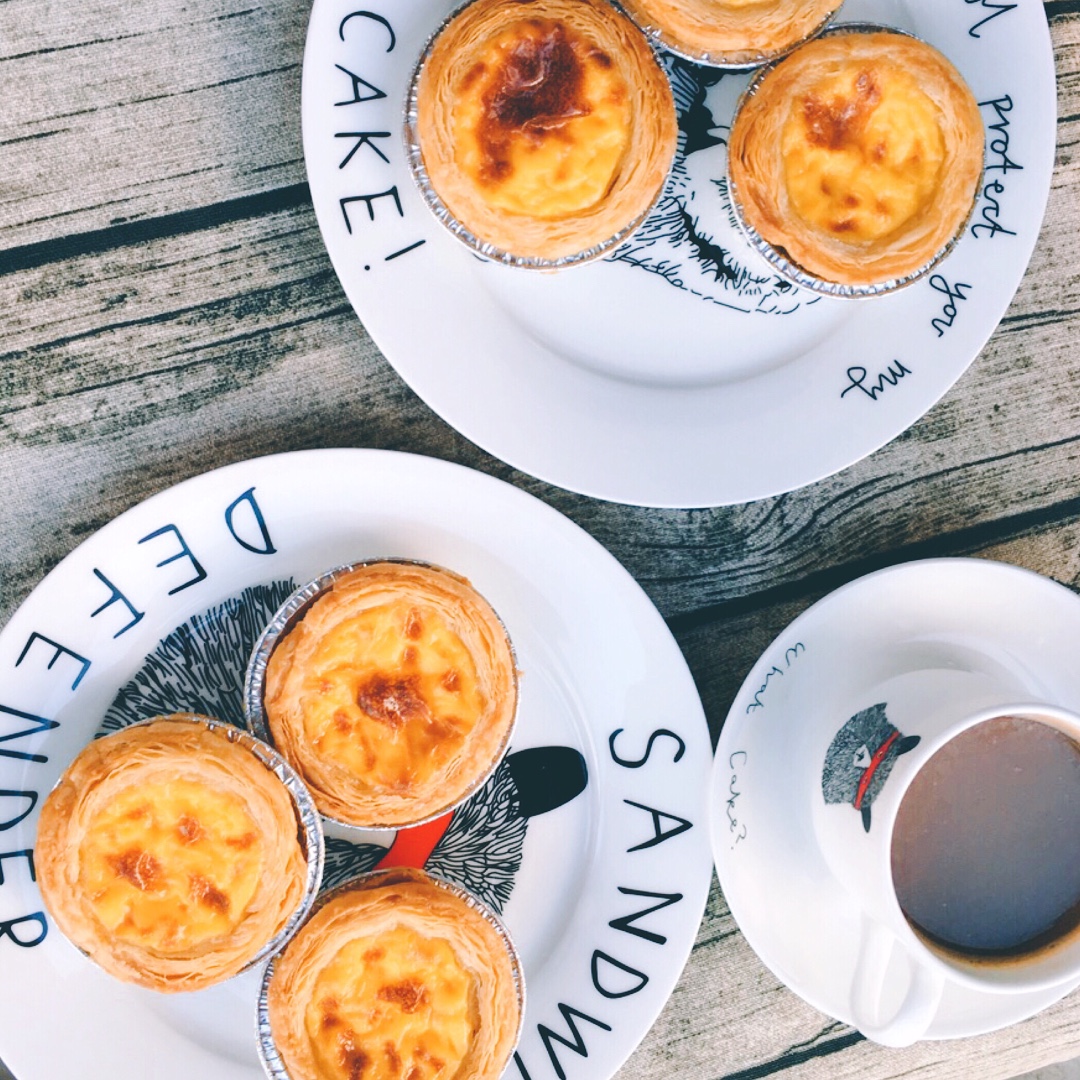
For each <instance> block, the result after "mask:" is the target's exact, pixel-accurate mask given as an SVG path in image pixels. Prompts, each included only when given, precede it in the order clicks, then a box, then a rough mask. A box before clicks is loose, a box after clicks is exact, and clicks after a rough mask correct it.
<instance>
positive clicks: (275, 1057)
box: [255, 868, 525, 1080]
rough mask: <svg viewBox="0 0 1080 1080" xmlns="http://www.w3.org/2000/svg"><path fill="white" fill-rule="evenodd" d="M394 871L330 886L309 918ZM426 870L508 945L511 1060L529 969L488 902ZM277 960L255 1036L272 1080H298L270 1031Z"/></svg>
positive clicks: (264, 989)
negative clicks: (513, 1007)
mask: <svg viewBox="0 0 1080 1080" xmlns="http://www.w3.org/2000/svg"><path fill="white" fill-rule="evenodd" d="M394 873H395V870H394V869H393V868H389V869H386V870H373V871H371V872H370V873H367V874H359V875H357V876H356V877H354V878H350V879H349V880H348V881H345V882H342V884H340V885H338V886H336V887H335V888H333V889H327V890H326V892H324V893H321V894H320V895H319V898H318V900H317V901H316V902H315V905H314V907H312V909H311V911H310V912H309V913H308V915H307V917H308V918H310V917H311V915H314V914H315V913H316V912H317V911H318V910H319V909H320V908H321V907H322V906H323V905H324V904H327V903H329V902H330V901H331V900H333V899H334V898H335V897H337V896H340V895H342V894H343V893H347V892H350V891H351V890H353V889H355V888H356V887H357V886H358V885H361V884H365V885H366V884H369V883H371V884H376V883H377V880H378V879H379V878H380V877H385V876H389V875H392V874H394ZM424 873H425V874H427V876H428V878H429V879H430V880H431V883H432V884H433V885H436V886H438V887H439V888H440V889H445V890H446V891H447V892H448V893H450V894H451V895H453V896H456V897H457V898H458V899H459V900H461V901H463V902H464V903H466V904H468V906H469V907H471V908H472V909H473V910H474V911H475V912H476V913H477V914H479V915H480V916H481V917H482V918H483V919H484V920H485V921H486V922H487V923H489V924H490V925H491V927H492V928H493V929H494V930H495V932H496V933H497V934H498V935H499V938H500V939H501V940H502V943H503V944H504V945H505V946H506V952H507V955H508V956H509V957H510V965H511V967H512V968H513V972H514V985H515V988H516V989H517V1000H518V1027H517V1031H516V1032H515V1033H514V1047H512V1048H511V1049H510V1052H509V1053H508V1054H507V1061H509V1059H510V1058H511V1057H512V1056H513V1053H514V1049H515V1048H516V1046H517V1043H518V1041H519V1039H520V1038H521V1033H522V1031H523V1030H524V1024H525V972H524V969H523V967H522V964H521V957H520V956H519V955H518V951H517V948H516V947H515V945H514V942H513V939H512V938H511V937H510V933H509V931H508V930H507V929H506V927H505V926H504V925H503V923H502V920H501V919H500V918H499V917H498V916H497V915H496V914H495V912H493V911H492V910H491V908H489V907H488V906H487V904H485V903H483V902H482V901H480V900H478V899H477V898H476V897H475V896H473V894H472V893H471V892H469V891H468V890H467V889H463V888H461V886H460V885H455V884H453V883H452V882H449V881H446V880H445V879H444V878H438V877H435V876H434V875H432V874H430V873H428V872H427V871H426V870H425V871H424ZM280 952H281V950H280V949H279V950H278V954H279V955H280ZM277 960H278V956H274V957H272V958H271V960H270V962H269V963H268V964H267V965H266V970H265V971H264V972H263V978H262V984H261V986H260V987H259V1001H258V1005H257V1008H256V1017H255V1036H256V1039H257V1041H258V1050H259V1058H260V1060H261V1061H262V1065H263V1069H264V1070H265V1072H266V1075H267V1076H268V1077H269V1080H297V1078H295V1077H292V1076H290V1074H289V1072H288V1070H287V1069H286V1068H285V1063H284V1062H283V1061H282V1060H281V1055H280V1054H279V1053H278V1049H277V1045H276V1043H275V1042H274V1035H273V1032H272V1031H271V1030H270V1008H269V992H270V980H271V979H272V978H273V977H274V969H275V967H276V965H277Z"/></svg>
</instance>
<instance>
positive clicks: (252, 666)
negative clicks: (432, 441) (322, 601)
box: [243, 556, 518, 830]
mask: <svg viewBox="0 0 1080 1080" xmlns="http://www.w3.org/2000/svg"><path fill="white" fill-rule="evenodd" d="M375 563H400V564H401V565H404V566H423V567H427V568H428V569H431V570H441V571H444V572H446V573H450V574H453V573H454V571H452V570H449V569H448V568H447V567H445V566H439V565H438V564H436V563H430V562H425V561H424V560H422V559H402V558H398V557H395V556H387V557H383V558H371V559H362V560H361V561H359V562H354V563H346V564H345V565H343V566H336V567H334V568H333V569H332V570H327V571H326V572H325V573H322V574H320V575H319V576H318V577H317V578H314V579H313V580H311V581H309V582H307V583H306V584H304V585H301V586H300V587H299V588H298V589H296V590H295V591H294V592H293V594H292V595H291V596H290V597H289V598H288V599H287V600H286V601H285V603H284V604H282V605H281V607H280V608H278V610H277V611H276V612H275V613H274V617H273V618H272V619H271V620H270V622H269V623H268V624H267V626H266V628H265V629H264V630H263V632H262V633H261V634H260V635H259V637H258V638H257V639H256V641H255V647H254V649H253V650H252V653H251V659H250V660H249V661H248V666H247V671H246V673H245V675H244V703H243V704H244V722H245V723H246V724H247V726H248V729H249V730H250V731H251V732H253V733H254V734H255V735H256V736H257V737H258V738H259V739H261V740H262V741H263V742H265V743H267V744H268V745H270V746H271V747H272V746H273V744H274V738H273V735H272V734H271V732H270V723H269V720H268V719H267V716H266V709H265V708H264V706H263V691H264V687H265V685H266V665H267V664H268V663H269V662H270V655H271V653H273V651H274V649H276V648H277V645H278V642H279V641H280V640H281V639H282V638H283V637H284V636H285V635H286V634H288V632H289V631H290V630H291V629H292V628H293V627H294V626H296V624H297V623H299V622H300V620H301V619H303V617H304V616H305V615H306V614H307V612H308V609H309V608H310V607H311V605H312V604H314V603H315V601H316V600H318V599H319V597H320V596H322V595H323V594H324V593H326V592H329V591H330V589H331V588H333V586H334V583H335V582H336V581H337V580H338V579H339V578H341V577H344V576H345V575H346V574H349V573H352V571H353V570H358V569H359V568H360V567H362V566H371V565H373V564H375ZM492 611H495V609H494V607H492ZM495 617H496V619H498V620H499V625H500V626H502V629H503V633H504V634H505V635H506V644H507V646H508V647H509V649H510V657H511V661H512V663H513V666H514V673H515V674H514V685H515V690H516V689H517V670H518V668H517V653H516V652H515V651H514V643H513V641H512V640H511V638H510V634H509V633H508V632H507V629H506V624H505V623H504V622H503V621H502V618H501V617H500V616H499V613H498V612H495ZM516 726H517V713H516V709H515V715H514V720H513V722H512V723H511V724H510V727H509V728H508V729H507V732H506V736H505V738H504V739H503V741H502V744H501V746H500V747H499V752H498V753H497V754H496V755H495V756H494V758H493V760H492V762H491V764H490V766H489V767H488V768H487V769H486V770H485V771H484V773H483V774H482V775H480V776H478V777H477V778H476V779H475V781H474V782H473V783H472V784H471V785H470V786H469V789H468V791H466V792H465V793H464V794H463V795H462V796H461V797H460V798H459V799H456V800H455V801H454V802H452V803H448V804H447V805H445V806H443V807H441V808H440V809H438V810H436V811H434V812H433V813H431V814H425V815H424V816H423V817H419V818H417V819H415V820H413V821H408V822H398V823H396V824H387V823H386V822H377V821H376V822H371V823H365V824H364V825H362V826H360V825H354V824H352V823H351V822H347V821H341V820H339V819H338V818H333V817H330V816H329V815H326V814H324V815H322V816H323V817H324V818H325V820H327V821H331V822H333V823H334V824H335V825H339V826H341V827H342V828H344V829H351V830H357V829H364V830H369V829H370V830H397V829H401V828H406V827H411V826H413V825H423V824H424V823H425V822H428V821H434V820H435V819H436V818H439V817H442V816H443V814H446V813H449V812H450V811H451V810H453V809H454V808H455V807H458V806H460V805H461V804H462V803H463V802H466V801H467V800H468V799H469V798H471V797H472V796H473V795H475V794H476V792H477V791H479V790H480V788H482V787H483V786H484V784H486V783H487V782H488V780H489V779H490V778H491V775H492V774H493V773H494V772H495V770H496V769H497V768H498V766H499V763H500V762H501V761H502V759H503V758H504V757H505V756H506V752H507V750H509V749H510V740H511V738H512V737H513V734H514V731H515V729H516ZM274 752H275V753H277V751H276V750H275V751H274ZM279 756H280V755H279ZM316 813H318V812H317V811H316Z"/></svg>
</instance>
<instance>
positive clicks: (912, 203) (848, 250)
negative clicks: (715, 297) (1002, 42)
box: [728, 31, 984, 285]
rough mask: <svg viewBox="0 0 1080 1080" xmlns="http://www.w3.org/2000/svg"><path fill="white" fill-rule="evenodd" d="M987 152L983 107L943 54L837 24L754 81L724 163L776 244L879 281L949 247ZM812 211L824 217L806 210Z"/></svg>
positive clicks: (803, 263)
mask: <svg viewBox="0 0 1080 1080" xmlns="http://www.w3.org/2000/svg"><path fill="white" fill-rule="evenodd" d="M838 88H839V89H838ZM889 117H892V118H893V122H892V125H891V127H890V126H889ZM983 151H984V135H983V125H982V119H981V116H980V114H979V107H978V104H977V102H976V101H975V98H974V97H973V95H972V93H971V91H970V90H969V89H968V87H967V84H966V83H965V82H964V80H963V78H962V77H961V76H960V74H959V73H958V72H957V70H956V69H955V68H954V67H953V65H952V64H951V63H950V62H949V61H948V60H947V59H946V58H945V57H944V56H942V55H941V53H939V52H938V51H937V50H936V49H934V48H932V47H931V46H930V45H927V44H925V43H924V42H922V41H919V40H917V39H915V38H912V37H909V36H907V35H905V34H900V33H892V32H884V31H883V32H876V33H865V32H846V33H845V32H830V33H829V34H827V35H826V36H824V37H822V38H818V39H817V40H816V41H812V42H810V43H809V44H808V45H805V46H803V47H802V48H800V49H797V50H796V51H795V52H794V53H792V54H791V55H790V56H788V57H787V58H785V59H784V60H781V61H780V62H779V63H778V64H777V65H776V67H775V68H773V69H772V70H771V71H769V72H767V73H766V74H765V76H764V77H763V78H762V79H761V80H760V82H759V83H758V84H757V85H756V86H752V87H751V91H750V93H749V94H748V95H747V97H746V98H745V100H744V103H743V105H742V107H741V108H740V110H739V112H738V114H737V115H736V118H735V121H734V123H733V125H732V131H731V139H730V142H729V146H728V154H729V158H728V161H729V170H730V178H731V185H732V195H733V198H734V200H735V202H736V206H737V207H738V208H739V210H740V211H741V214H742V216H743V218H744V220H745V222H746V223H747V224H748V225H749V226H750V228H751V229H753V230H754V231H756V232H757V233H758V234H759V235H760V236H761V237H762V238H763V239H764V240H765V241H766V242H767V243H768V244H771V245H772V246H773V247H774V248H776V249H779V250H781V251H782V252H783V253H786V255H787V257H788V258H789V259H790V260H791V262H793V263H795V264H796V265H797V266H798V267H800V268H802V269H803V270H806V271H808V272H809V273H810V274H811V275H814V276H816V277H818V278H820V279H822V280H823V281H827V282H834V283H839V284H842V285H873V284H876V283H886V282H895V281H898V280H903V279H906V278H908V277H910V276H912V275H917V274H918V273H920V272H924V271H925V270H926V269H928V268H929V266H931V265H932V264H933V262H934V261H935V260H936V259H937V258H938V257H940V256H941V254H943V253H944V252H945V251H947V250H948V248H949V246H950V244H951V243H952V242H953V241H954V240H955V238H956V237H957V236H958V234H959V233H960V231H961V230H962V229H963V227H964V225H965V223H966V221H967V219H968V217H969V216H970V213H971V210H972V207H973V206H974V202H975V198H976V195H977V190H978V185H979V179H980V176H981V175H982V167H983ZM853 162H854V164H853ZM808 177H812V178H813V184H817V185H818V187H817V188H816V189H812V188H811V185H810V182H809V181H808V179H807V178H808ZM815 200H816V202H817V203H818V204H819V207H815ZM808 206H809V207H810V209H811V211H815V210H816V209H820V213H816V212H812V213H811V214H810V215H809V216H804V212H805V211H806V208H807V207H808ZM890 215H892V216H890Z"/></svg>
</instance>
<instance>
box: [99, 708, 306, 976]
mask: <svg viewBox="0 0 1080 1080" xmlns="http://www.w3.org/2000/svg"><path fill="white" fill-rule="evenodd" d="M158 720H175V721H178V722H180V723H187V724H198V725H200V726H202V727H204V728H206V729H207V730H208V731H213V732H217V733H218V734H220V735H223V736H224V737H225V738H226V739H228V740H229V742H231V743H235V744H236V745H237V746H242V747H243V748H244V749H245V750H248V751H250V753H251V754H253V755H254V756H255V758H256V759H257V760H258V761H259V762H260V764H262V765H263V766H265V768H266V769H267V770H268V771H270V772H272V773H273V774H274V775H275V776H276V777H277V778H278V779H279V780H280V781H281V783H282V784H283V785H284V787H285V790H286V791H288V793H289V796H290V798H291V799H292V804H293V811H294V812H295V814H296V828H297V839H298V840H299V841H300V847H301V848H302V849H303V852H304V859H305V861H306V862H307V874H306V876H305V878H304V892H303V895H302V896H301V898H300V903H299V904H297V906H296V909H295V910H294V911H293V913H292V914H291V915H290V916H289V919H288V921H287V922H286V923H285V925H284V926H283V927H282V928H281V929H280V930H279V931H278V932H277V933H276V934H275V935H274V936H273V937H272V938H271V939H270V940H269V941H268V942H267V943H266V944H265V945H264V946H263V947H262V948H261V949H260V950H259V951H258V952H257V953H256V954H255V955H254V956H253V957H252V958H251V959H250V960H249V961H248V962H247V963H246V964H245V965H244V966H243V967H242V968H241V969H240V971H248V970H250V969H251V968H253V967H255V965H256V964H259V963H261V962H262V961H263V960H265V959H266V957H268V956H272V955H273V954H274V953H277V952H280V951H281V949H282V948H283V947H284V946H285V944H286V942H287V941H288V940H289V939H290V938H291V937H292V936H293V934H295V933H296V931H297V930H299V929H300V927H301V925H302V924H303V922H304V920H305V919H307V917H308V914H309V913H310V912H311V908H312V905H313V904H314V903H315V898H316V896H317V895H318V892H319V886H320V884H321V883H322V876H323V862H324V859H325V845H324V843H323V829H322V819H321V818H320V817H319V812H318V810H317V809H316V808H315V803H314V800H313V799H312V798H311V792H309V791H308V789H307V786H306V785H305V784H304V782H303V780H301V779H300V777H299V775H298V774H297V772H296V770H295V769H293V767H292V766H291V765H290V764H289V763H288V762H287V761H286V760H285V759H284V758H283V757H282V756H281V755H280V754H279V753H278V752H277V751H276V750H275V749H274V748H273V747H272V746H270V745H268V744H267V743H266V742H264V741H263V740H262V739H257V738H256V737H255V736H254V735H252V734H251V733H250V732H248V731H244V730H243V729H242V728H238V727H234V726H233V725H232V724H227V723H225V721H224V720H217V719H215V718H214V717H210V716H202V715H200V714H199V713H185V712H179V713H168V714H162V715H161V716H153V717H150V718H149V719H146V720H140V721H139V722H138V723H136V724H130V725H128V727H147V726H149V725H150V724H153V723H155V722H156V721H158ZM122 730H125V731H126V730H127V728H124V729H122ZM80 951H82V950H80ZM239 973H240V972H237V974H239Z"/></svg>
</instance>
